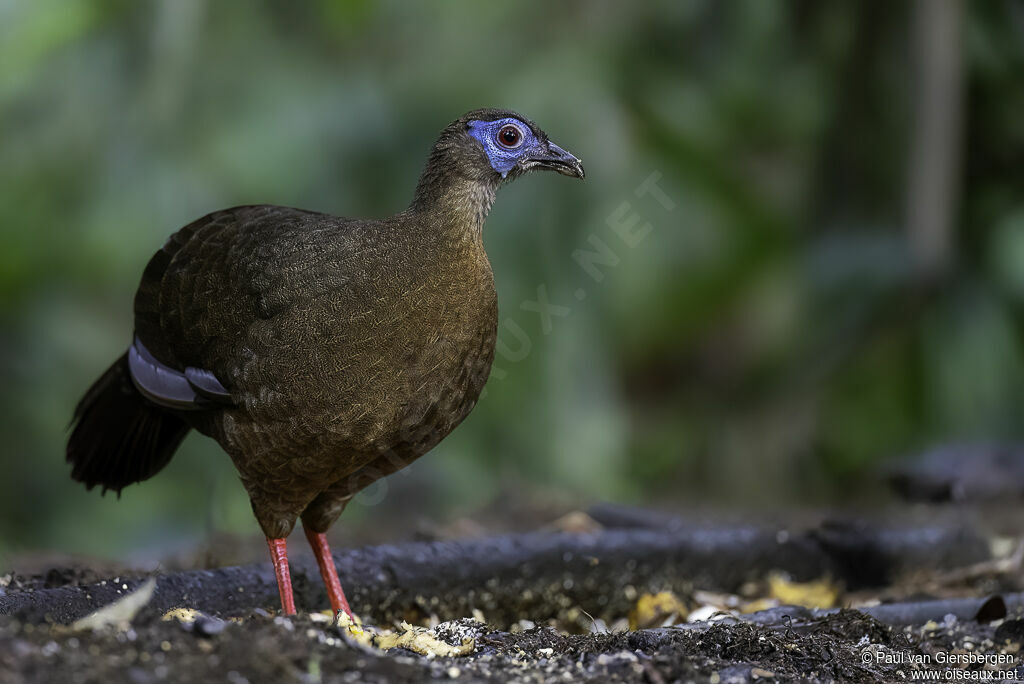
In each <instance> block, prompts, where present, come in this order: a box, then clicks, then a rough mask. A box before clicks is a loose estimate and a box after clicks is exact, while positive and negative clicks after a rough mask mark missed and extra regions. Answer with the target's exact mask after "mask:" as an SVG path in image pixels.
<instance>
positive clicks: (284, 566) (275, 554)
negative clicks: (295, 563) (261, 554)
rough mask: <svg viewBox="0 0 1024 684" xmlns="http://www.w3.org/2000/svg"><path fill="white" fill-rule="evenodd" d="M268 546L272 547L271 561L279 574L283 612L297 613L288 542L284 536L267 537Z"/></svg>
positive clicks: (287, 613) (279, 589)
mask: <svg viewBox="0 0 1024 684" xmlns="http://www.w3.org/2000/svg"><path fill="white" fill-rule="evenodd" d="M267 546H268V547H270V561H271V562H272V563H273V564H274V574H275V575H277V590H278V592H280V594H281V612H282V613H284V614H285V615H295V596H294V594H292V575H291V572H290V571H289V570H288V542H287V541H286V540H285V539H284V538H281V539H271V538H270V537H267Z"/></svg>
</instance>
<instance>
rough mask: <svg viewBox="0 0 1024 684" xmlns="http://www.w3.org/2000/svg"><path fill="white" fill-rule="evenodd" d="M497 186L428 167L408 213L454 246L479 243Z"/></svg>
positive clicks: (484, 180) (493, 183)
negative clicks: (434, 171) (439, 171)
mask: <svg viewBox="0 0 1024 684" xmlns="http://www.w3.org/2000/svg"><path fill="white" fill-rule="evenodd" d="M497 190H498V183H495V182H493V181H491V180H490V179H478V178H469V177H466V176H463V175H461V174H458V173H453V172H451V170H448V173H440V174H436V173H432V171H431V169H430V168H429V167H428V168H427V169H426V170H425V171H424V172H423V175H422V176H421V177H420V181H419V183H418V184H417V186H416V194H415V195H414V197H413V201H412V204H411V205H410V206H409V211H410V212H412V213H414V214H416V215H418V216H419V217H421V218H422V219H424V220H425V221H427V222H429V224H430V225H431V228H432V231H439V232H440V234H441V235H443V236H445V237H447V238H448V239H450V240H452V241H455V242H462V241H465V240H469V241H472V242H474V243H477V242H479V241H480V240H481V239H482V236H483V226H484V221H486V220H487V214H488V213H489V212H490V211H491V206H492V205H493V204H494V197H495V194H496V192H497Z"/></svg>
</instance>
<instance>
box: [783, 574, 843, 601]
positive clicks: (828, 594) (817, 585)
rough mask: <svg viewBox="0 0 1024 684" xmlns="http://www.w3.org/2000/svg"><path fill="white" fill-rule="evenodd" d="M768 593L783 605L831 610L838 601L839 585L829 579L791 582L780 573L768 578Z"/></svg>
mask: <svg viewBox="0 0 1024 684" xmlns="http://www.w3.org/2000/svg"><path fill="white" fill-rule="evenodd" d="M768 593H769V595H770V596H771V597H772V598H774V599H778V601H779V603H781V604H783V605H794V606H804V607H805V608H832V607H833V606H835V605H836V601H837V600H838V599H839V585H837V584H836V583H835V582H833V581H832V579H831V578H829V577H822V578H821V579H817V580H814V581H811V582H793V581H791V580H790V579H789V578H788V577H787V576H785V575H783V574H781V573H772V574H771V575H770V576H769V577H768Z"/></svg>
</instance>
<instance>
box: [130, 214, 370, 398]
mask: <svg viewBox="0 0 1024 684" xmlns="http://www.w3.org/2000/svg"><path fill="white" fill-rule="evenodd" d="M353 223H355V222H349V221H346V220H345V219H339V218H336V217H332V216H327V215H325V214H318V213H315V212H308V211H303V210H299V209H291V208H287V207H273V206H247V207H236V208H233V209H226V210H223V211H218V212H215V213H212V214H209V215H207V216H204V217H203V218H201V219H199V220H197V221H194V222H193V223H191V224H189V225H187V226H185V227H184V228H182V229H181V230H179V231H178V232H177V233H175V234H174V235H172V236H171V238H170V239H169V240H168V241H167V243H166V244H165V245H164V246H163V248H161V250H160V251H159V252H157V253H156V254H155V255H154V256H153V258H152V259H151V260H150V262H149V264H148V265H147V267H146V269H145V271H144V273H143V276H142V281H141V283H140V285H139V289H138V292H137V293H136V297H135V334H136V339H135V342H134V343H133V345H132V349H131V350H130V351H129V365H130V368H131V373H132V378H133V380H134V382H135V385H136V387H138V388H139V390H140V391H141V392H142V393H143V394H144V395H145V396H147V397H148V398H150V400H152V401H154V402H156V403H158V404H161V405H165V406H168V407H172V408H177V409H196V408H200V409H205V408H215V407H216V406H218V405H224V404H226V403H229V402H232V401H233V402H234V403H239V402H244V401H245V397H246V396H253V395H255V394H258V393H261V392H263V393H264V394H265V390H266V389H267V388H268V387H271V388H273V387H280V386H281V385H282V384H284V383H283V382H282V378H283V377H285V374H286V373H287V372H289V369H292V370H291V371H290V372H295V373H300V372H302V369H305V370H306V371H307V372H308V365H309V364H310V363H314V362H316V359H312V360H310V359H309V357H310V354H309V353H308V352H309V349H310V344H308V343H309V342H310V341H312V340H313V339H314V337H315V336H316V335H322V334H323V332H324V331H322V330H319V329H318V326H322V325H324V323H323V321H325V320H328V319H331V318H332V316H329V315H325V314H336V313H337V312H339V311H343V312H347V311H356V310H359V309H360V305H362V304H365V302H362V301H357V300H360V299H363V298H365V296H366V295H365V293H362V294H360V293H357V292H354V291H353V289H352V288H350V287H349V278H350V277H351V275H352V271H353V269H359V268H362V267H364V262H365V260H361V259H360V256H361V255H362V256H364V257H365V251H366V250H365V249H364V246H365V245H366V244H368V243H372V240H368V239H363V238H361V237H360V236H359V235H357V233H360V230H359V228H358V227H356V228H353V226H352V224H353ZM363 237H365V236H363ZM371 249H372V248H371ZM364 289H365V288H364ZM328 295H329V296H328ZM328 308H329V309H331V310H330V311H327V309H328ZM363 308H366V307H363ZM333 318H335V319H336V318H337V316H333ZM293 333H294V334H293ZM312 346H313V348H316V346H317V345H312Z"/></svg>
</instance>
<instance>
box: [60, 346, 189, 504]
mask: <svg viewBox="0 0 1024 684" xmlns="http://www.w3.org/2000/svg"><path fill="white" fill-rule="evenodd" d="M71 425H72V432H71V438H70V439H68V452H67V461H68V463H70V464H71V478H72V479H74V480H77V481H78V482H82V483H84V484H85V486H86V487H87V488H89V489H92V488H93V487H95V486H96V485H100V486H101V487H103V492H104V493H106V491H107V490H108V489H113V490H114V491H116V492H117V493H118V494H119V495H120V493H121V490H122V489H123V488H125V487H127V486H128V485H130V484H133V483H135V482H141V481H142V480H146V479H148V478H150V477H153V476H154V475H156V474H157V473H158V472H160V470H161V469H162V468H163V467H164V466H165V465H167V463H168V462H169V461H170V460H171V456H173V455H174V452H175V450H176V449H177V448H178V445H179V444H181V440H183V439H185V435H187V434H188V431H189V426H188V424H187V423H186V422H185V421H184V420H182V419H181V418H179V417H178V416H177V415H175V414H174V413H171V412H170V411H168V410H166V409H163V408H160V407H159V406H157V405H155V404H153V403H151V402H149V401H146V400H145V399H144V398H143V397H142V395H141V394H139V391H138V390H137V389H135V385H133V384H132V380H131V376H130V375H129V371H128V356H127V354H125V355H122V356H121V358H119V359H118V360H117V361H115V362H114V365H112V366H111V367H110V368H108V369H107V372H106V373H104V374H103V375H102V376H101V377H100V379H99V380H97V381H96V382H95V383H93V385H92V387H90V388H89V391H88V392H86V393H85V396H84V397H82V400H81V401H80V402H78V406H77V407H76V408H75V417H74V419H72V421H71Z"/></svg>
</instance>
